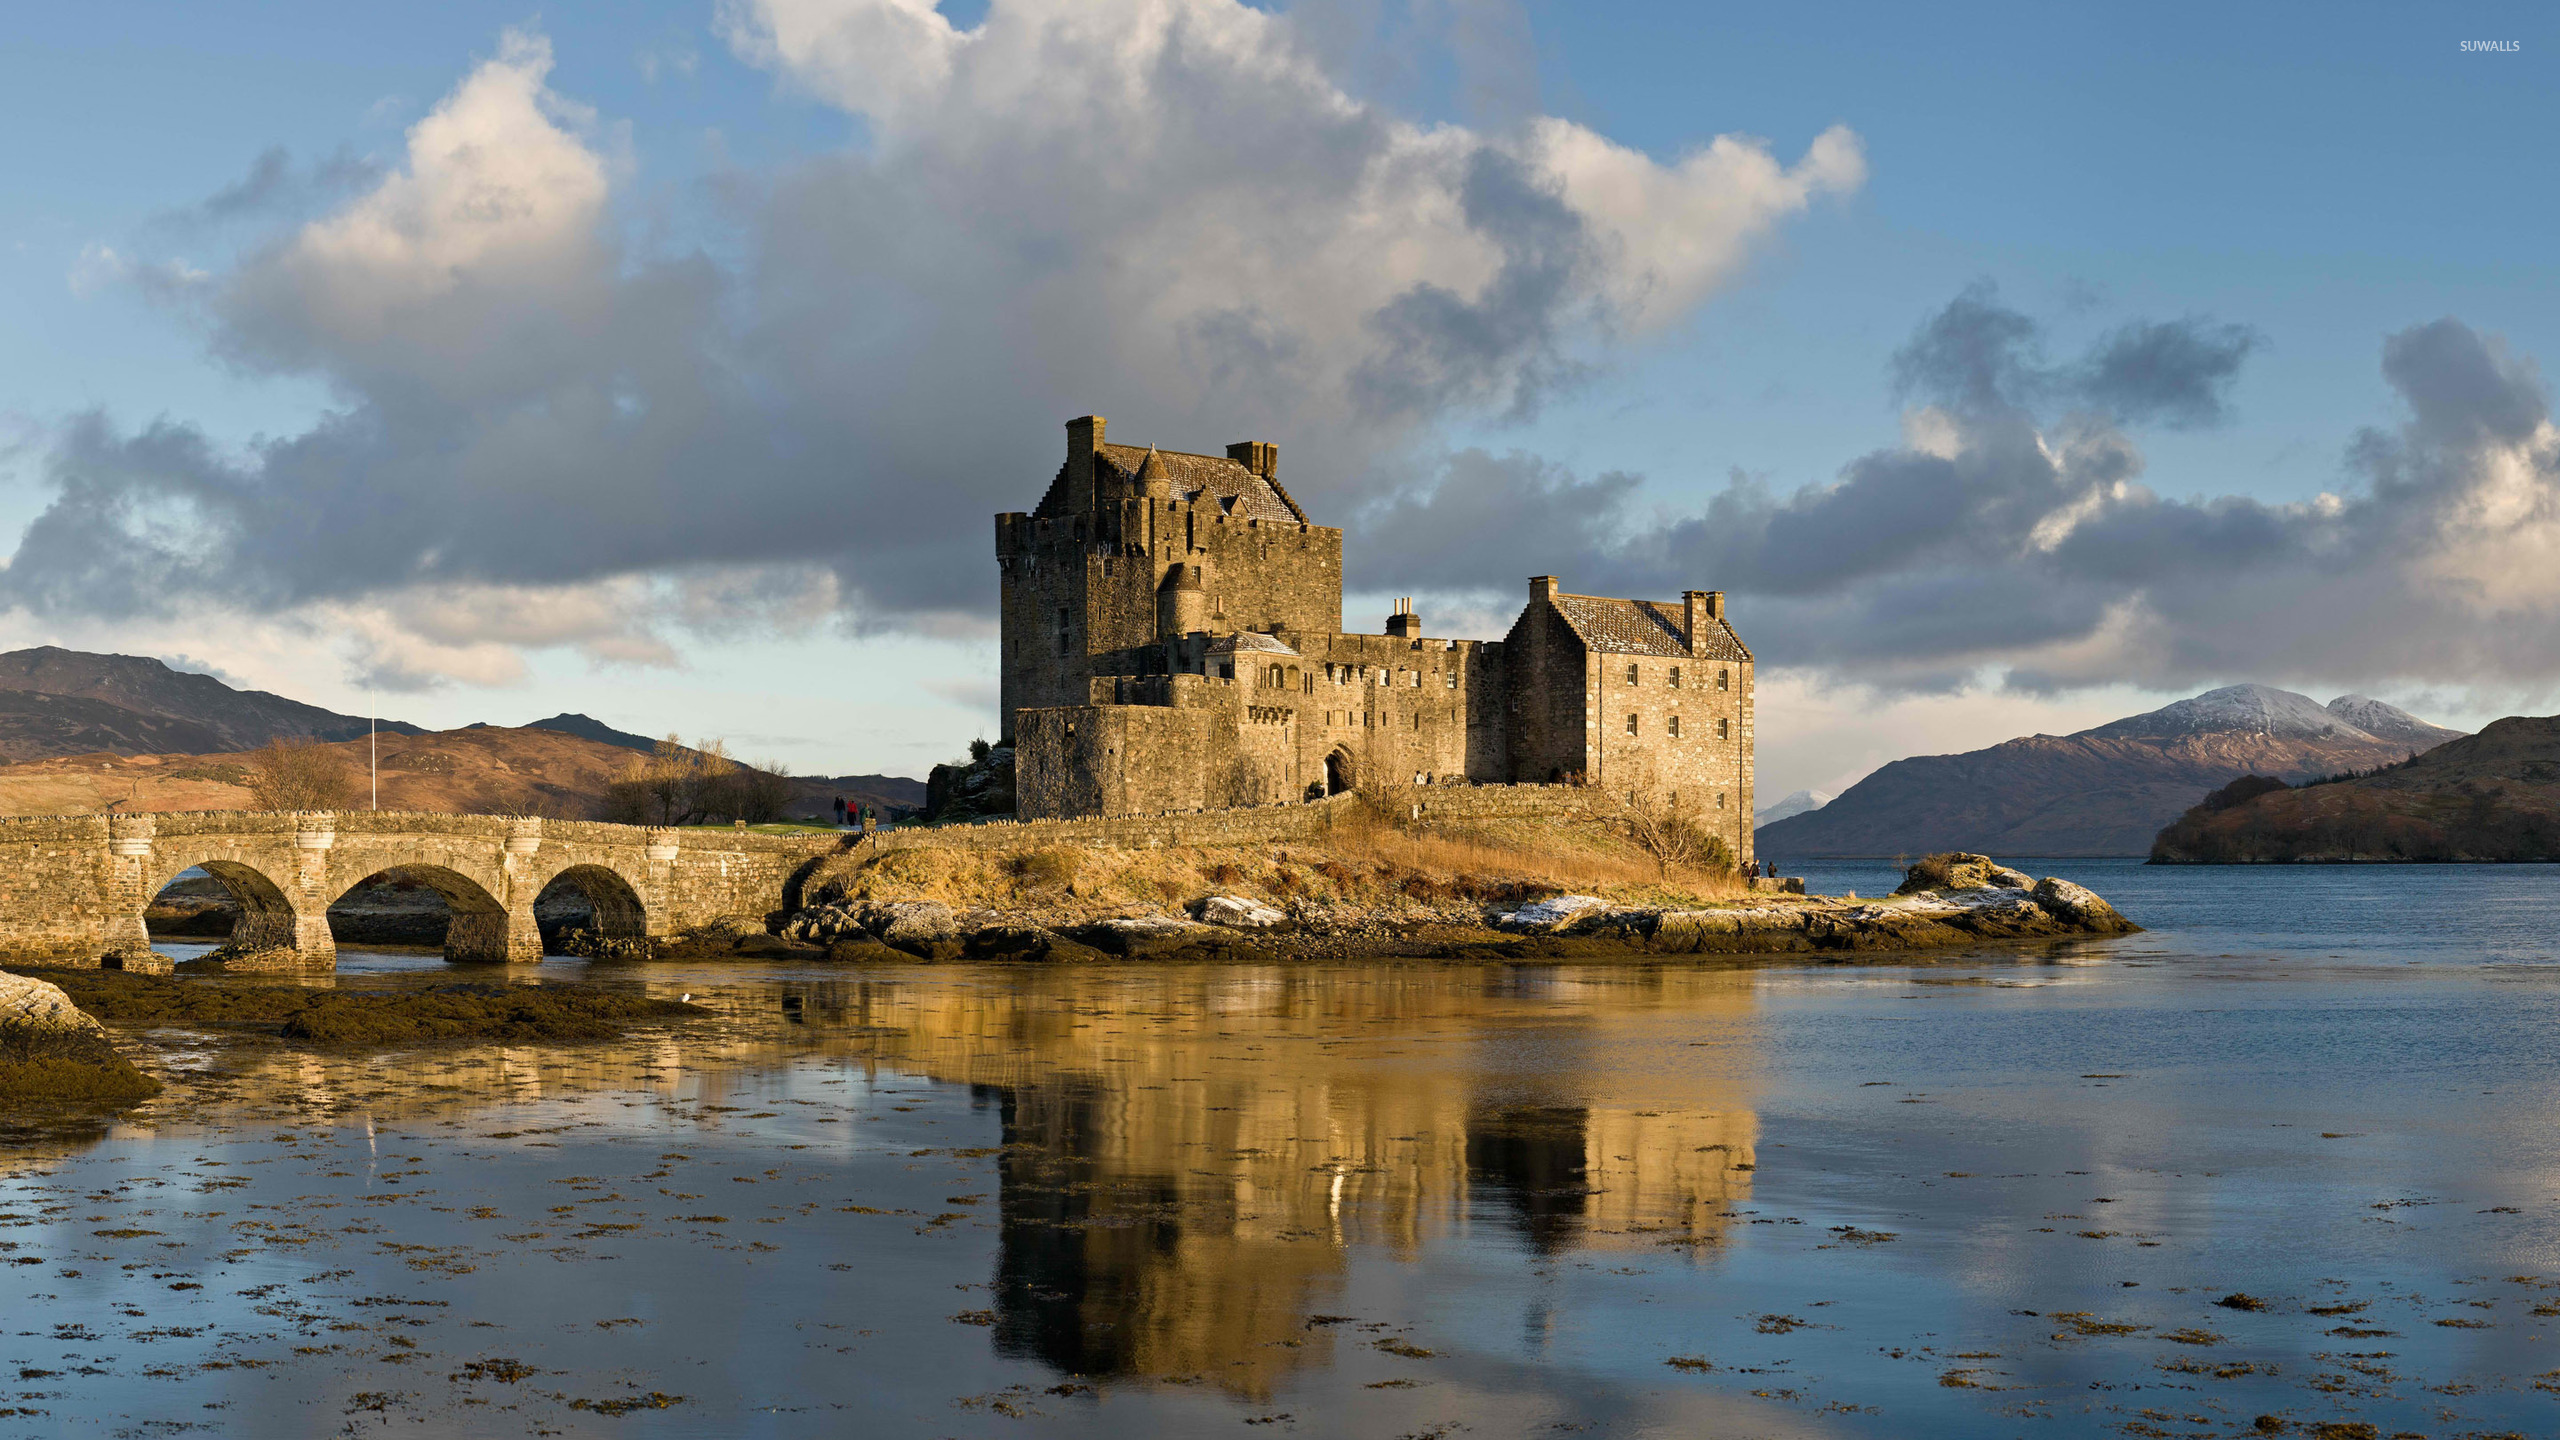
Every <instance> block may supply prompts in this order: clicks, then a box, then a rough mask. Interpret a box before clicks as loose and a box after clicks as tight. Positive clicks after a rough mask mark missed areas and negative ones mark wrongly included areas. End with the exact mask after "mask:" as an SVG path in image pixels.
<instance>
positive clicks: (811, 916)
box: [782, 903, 870, 945]
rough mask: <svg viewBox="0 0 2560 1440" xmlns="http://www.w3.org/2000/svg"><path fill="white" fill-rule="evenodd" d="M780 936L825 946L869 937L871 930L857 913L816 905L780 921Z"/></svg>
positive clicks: (848, 907)
mask: <svg viewBox="0 0 2560 1440" xmlns="http://www.w3.org/2000/svg"><path fill="white" fill-rule="evenodd" d="M782 933H783V934H784V935H787V936H789V937H790V938H792V939H794V940H805V941H807V942H809V943H810V944H812V945H825V944H829V943H832V942H833V941H836V940H840V939H844V938H846V937H849V936H853V935H861V936H864V937H865V938H868V937H869V935H870V927H869V926H867V925H865V924H863V923H862V912H861V911H860V910H858V909H856V908H855V907H853V906H851V905H846V904H842V903H837V904H833V905H816V906H812V907H810V908H809V909H806V910H803V911H801V912H800V913H799V914H797V915H794V916H792V917H791V918H790V919H789V920H786V921H784V922H783V925H782Z"/></svg>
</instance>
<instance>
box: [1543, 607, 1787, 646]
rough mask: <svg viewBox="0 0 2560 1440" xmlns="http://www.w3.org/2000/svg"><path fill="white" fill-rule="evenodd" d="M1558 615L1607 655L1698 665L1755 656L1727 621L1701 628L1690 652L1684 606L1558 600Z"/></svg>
mask: <svg viewBox="0 0 2560 1440" xmlns="http://www.w3.org/2000/svg"><path fill="white" fill-rule="evenodd" d="M1556 610H1557V613H1559V614H1561V615H1563V616H1564V621H1565V623H1566V624H1567V625H1570V626H1572V627H1573V633H1574V634H1575V635H1577V636H1579V637H1580V638H1581V640H1582V643H1583V645H1584V646H1585V647H1587V648H1589V649H1591V650H1595V651H1598V652H1600V653H1602V654H1606V655H1661V656H1665V657H1667V658H1672V659H1679V658H1684V657H1687V658H1695V659H1699V660H1748V659H1750V658H1751V651H1750V649H1749V648H1748V647H1746V646H1745V645H1744V644H1743V643H1742V637H1741V636H1739V635H1736V634H1734V633H1733V626H1732V625H1731V624H1729V623H1727V622H1726V621H1724V620H1721V619H1718V620H1712V621H1709V622H1708V623H1707V624H1706V625H1705V626H1704V627H1702V628H1701V630H1700V633H1699V635H1698V644H1697V647H1696V648H1695V649H1691V648H1690V647H1689V646H1688V645H1687V644H1685V643H1683V642H1682V640H1681V638H1680V632H1681V630H1682V629H1683V627H1685V626H1686V625H1687V623H1688V607H1687V606H1686V605H1685V604H1665V603H1663V602H1662V601H1659V600H1617V599H1612V598H1609V597H1607V596H1603V595H1558V596H1556Z"/></svg>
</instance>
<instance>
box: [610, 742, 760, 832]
mask: <svg viewBox="0 0 2560 1440" xmlns="http://www.w3.org/2000/svg"><path fill="white" fill-rule="evenodd" d="M753 773H755V772H753V771H747V770H745V769H744V768H743V767H741V766H740V765H739V764H738V762H737V761H735V760H732V759H730V758H729V746H728V742H726V741H724V740H717V739H713V740H703V741H699V742H697V743H695V744H692V745H687V744H685V743H684V740H683V738H682V737H681V736H676V735H670V736H668V737H667V738H666V739H664V740H661V741H659V742H658V744H657V748H655V749H654V750H651V751H650V752H649V753H648V754H647V755H646V756H643V757H640V758H638V759H635V760H633V761H632V762H631V763H630V764H629V765H628V766H626V767H624V769H623V772H622V773H621V774H620V775H618V776H616V777H614V779H613V782H612V783H611V784H609V785H608V786H606V787H605V818H606V819H608V820H619V821H622V822H623V823H625V824H631V825H698V824H701V823H702V822H704V821H706V820H710V819H714V818H725V819H743V818H745V812H746V810H747V809H748V808H749V805H750V802H749V800H748V797H747V796H746V794H745V791H746V789H747V788H748V787H747V786H746V784H745V783H744V777H745V776H746V775H749V774H753ZM788 793H789V789H788V786H785V787H783V794H784V795H785V796H787V795H788ZM773 805H774V808H775V809H776V810H779V809H780V808H781V801H780V800H779V799H777V800H775V801H774V802H773Z"/></svg>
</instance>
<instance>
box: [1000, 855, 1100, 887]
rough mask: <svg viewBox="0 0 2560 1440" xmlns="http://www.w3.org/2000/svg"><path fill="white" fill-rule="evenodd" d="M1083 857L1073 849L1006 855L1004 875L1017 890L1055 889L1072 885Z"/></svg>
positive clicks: (1081, 864)
mask: <svg viewBox="0 0 2560 1440" xmlns="http://www.w3.org/2000/svg"><path fill="white" fill-rule="evenodd" d="M1083 864H1084V857H1083V856H1082V855H1080V854H1078V853H1077V852H1076V851H1073V850H1028V851H1024V852H1023V853H1021V854H1019V855H1012V856H1008V857H1006V859H1005V862H1004V868H1005V873H1006V874H1007V875H1010V876H1012V877H1013V883H1014V887H1015V888H1016V889H1020V890H1059V889H1064V888H1065V887H1067V886H1069V885H1072V884H1074V883H1075V880H1076V872H1077V871H1078V870H1079V869H1081V868H1082V867H1083Z"/></svg>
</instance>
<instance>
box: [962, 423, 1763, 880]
mask: <svg viewBox="0 0 2560 1440" xmlns="http://www.w3.org/2000/svg"><path fill="white" fill-rule="evenodd" d="M1278 460H1279V456H1278V447H1277V446H1274V445H1269V444H1265V443H1262V442H1259V441H1247V442H1243V443H1239V444H1235V445H1230V446H1228V447H1227V453H1226V454H1225V455H1223V456H1219V455H1188V454H1182V453H1178V452H1175V451H1169V450H1158V449H1155V448H1153V447H1151V446H1150V447H1141V446H1135V445H1114V444H1111V443H1109V442H1108V441H1107V440H1106V438H1105V428H1104V421H1103V419H1102V417H1101V416H1098V415H1088V416H1085V417H1083V418H1081V419H1077V420H1070V421H1068V422H1067V459H1066V463H1065V464H1064V465H1062V466H1060V467H1059V469H1058V473H1057V477H1056V478H1055V479H1054V480H1052V481H1051V482H1050V484H1049V490H1048V493H1047V494H1046V495H1044V496H1042V497H1041V500H1040V504H1039V508H1037V509H1035V510H1033V511H1032V512H1031V513H1029V514H1027V515H1026V514H1023V513H1021V512H1019V511H1012V512H1007V513H1005V514H1002V515H998V516H997V517H996V563H997V565H998V566H999V567H1000V568H1001V570H1002V571H1003V592H1004V598H1003V650H1004V653H1003V696H1002V700H1001V704H1002V706H1003V715H1004V720H1005V725H1006V728H1007V729H1008V730H1009V731H1010V733H1011V734H1012V735H1013V737H1014V743H1015V767H1016V774H1015V788H1016V794H1017V796H1018V807H1019V813H1020V814H1021V815H1022V817H1023V818H1024V819H1047V818H1059V817H1069V816H1088V815H1133V814H1146V813H1153V812H1158V811H1165V810H1192V809H1220V808H1225V807H1229V806H1238V805H1264V804H1274V803H1279V802H1284V801H1295V800H1301V799H1307V798H1312V797H1317V796H1322V795H1325V794H1329V793H1333V792H1336V791H1340V790H1346V789H1352V788H1355V787H1357V786H1359V785H1362V784H1365V783H1373V782H1386V783H1391V784H1418V785H1453V784H1457V785H1463V784H1521V783H1537V784H1552V783H1560V782H1572V783H1580V784H1584V785H1590V786H1596V787H1600V788H1601V789H1603V790H1606V791H1609V792H1620V791H1624V792H1629V793H1633V794H1637V795H1640V796H1644V797H1649V798H1651V799H1653V800H1656V801H1659V802H1660V803H1663V804H1667V805H1671V806H1675V807H1677V808H1678V809H1679V811H1680V812H1681V813H1682V814H1684V815H1686V816H1688V817H1690V818H1691V819H1694V820H1696V821H1697V822H1699V823H1700V824H1701V825H1702V826H1703V827H1705V828H1706V829H1707V830H1708V832H1709V833H1711V834H1716V835H1720V836H1722V837H1723V838H1724V841H1725V843H1726V844H1727V845H1728V846H1729V847H1731V849H1732V852H1733V854H1734V855H1735V856H1736V857H1737V858H1739V859H1745V860H1747V859H1749V858H1751V853H1752V852H1751V745H1752V715H1751V667H1752V659H1751V651H1750V649H1749V648H1748V647H1746V646H1745V645H1744V644H1743V643H1742V640H1741V638H1740V637H1739V636H1737V635H1736V634H1735V633H1734V630H1733V626H1732V624H1731V623H1730V622H1728V621H1727V620H1726V618H1725V613H1724V595H1723V592H1721V591H1715V590H1692V591H1689V592H1687V593H1686V594H1685V595H1683V596H1682V597H1681V598H1680V599H1679V600H1677V601H1653V600H1619V599H1609V598H1604V597H1601V596H1596V595H1572V594H1567V593H1565V591H1564V590H1563V589H1562V588H1561V587H1560V586H1559V585H1558V584H1557V582H1556V580H1555V578H1554V577H1552V576H1544V575H1542V576H1536V577H1533V578H1532V579H1531V580H1530V581H1529V603H1528V605H1527V606H1526V607H1525V608H1524V609H1522V610H1521V612H1520V618H1519V619H1518V620H1516V621H1514V622H1512V626H1511V630H1510V633H1509V634H1508V635H1506V636H1505V637H1504V638H1503V639H1501V640H1499V641H1494V642H1480V641H1474V640H1435V639H1430V638H1428V637H1426V636H1424V635H1423V633H1422V624H1421V621H1420V619H1419V618H1418V617H1417V616H1416V615H1415V614H1414V613H1413V609H1412V606H1411V605H1410V604H1400V605H1398V606H1397V607H1396V613H1395V614H1394V615H1391V616H1389V617H1388V619H1387V629H1386V633H1385V634H1383V635H1356V634H1350V633H1347V632H1345V631H1344V629H1343V627H1342V532H1341V531H1340V530H1336V529H1331V528H1328V527H1326V526H1322V525H1317V524H1314V523H1312V522H1310V521H1309V520H1308V519H1307V514H1306V512H1305V511H1304V510H1302V509H1300V508H1299V506H1298V502H1297V501H1296V500H1294V499H1292V498H1291V497H1290V495H1289V492H1288V491H1287V490H1286V489H1285V488H1283V487H1282V485H1281V484H1280V477H1279V463H1278Z"/></svg>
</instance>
